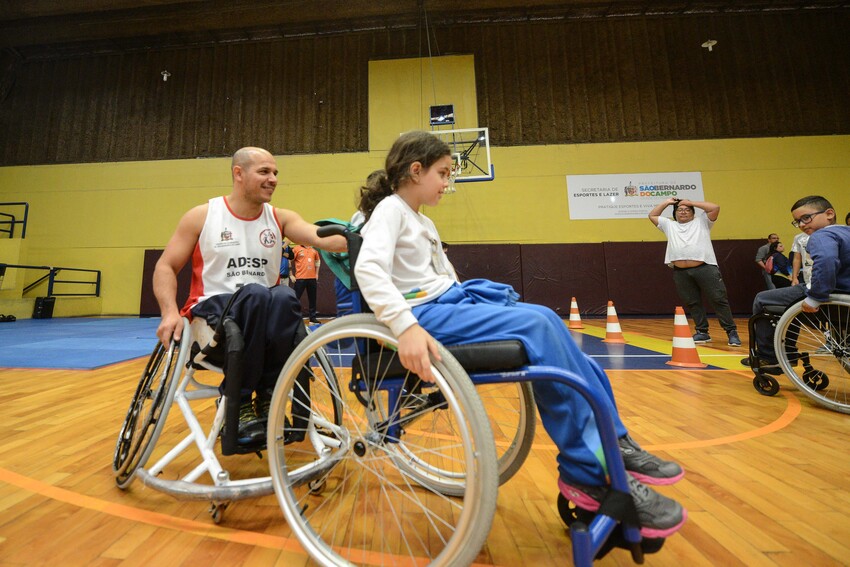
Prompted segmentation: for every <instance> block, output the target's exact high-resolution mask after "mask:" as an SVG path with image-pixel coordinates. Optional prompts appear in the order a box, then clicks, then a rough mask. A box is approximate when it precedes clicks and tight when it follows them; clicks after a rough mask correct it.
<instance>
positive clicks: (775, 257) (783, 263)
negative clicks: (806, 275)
mask: <svg viewBox="0 0 850 567" xmlns="http://www.w3.org/2000/svg"><path fill="white" fill-rule="evenodd" d="M768 259H769V260H770V279H771V281H772V282H773V285H774V286H776V288H777V289H779V288H783V287H791V279H790V278H791V262H790V261H789V260H788V258H787V257H786V256H785V245H783V244H782V243H781V242H779V241H777V242H772V243H771V244H770V248H769V249H768V251H767V258H766V259H765V263H767V260H768Z"/></svg>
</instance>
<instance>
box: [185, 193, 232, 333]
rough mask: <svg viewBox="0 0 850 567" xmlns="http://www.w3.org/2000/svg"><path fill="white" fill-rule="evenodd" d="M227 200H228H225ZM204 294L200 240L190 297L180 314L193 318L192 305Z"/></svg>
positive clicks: (197, 245)
mask: <svg viewBox="0 0 850 567" xmlns="http://www.w3.org/2000/svg"><path fill="white" fill-rule="evenodd" d="M225 202H227V201H225ZM203 296H204V257H203V256H202V255H201V246H200V242H196V243H195V250H194V251H193V252H192V284H191V286H190V287H189V297H188V298H187V299H186V304H185V305H183V309H181V310H180V315H182V316H183V317H189V318H190V319H191V318H192V307H194V306H195V304H196V303H198V300H199V299H200V298H202V297H203Z"/></svg>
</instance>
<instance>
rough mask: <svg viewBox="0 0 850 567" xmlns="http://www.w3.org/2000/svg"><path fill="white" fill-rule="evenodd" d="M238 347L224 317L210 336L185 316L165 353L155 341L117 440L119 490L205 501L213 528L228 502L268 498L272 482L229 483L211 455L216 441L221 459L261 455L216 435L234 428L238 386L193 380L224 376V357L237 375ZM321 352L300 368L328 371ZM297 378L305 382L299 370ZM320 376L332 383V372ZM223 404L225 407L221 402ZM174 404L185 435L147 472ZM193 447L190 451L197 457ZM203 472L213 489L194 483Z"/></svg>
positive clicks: (233, 437)
mask: <svg viewBox="0 0 850 567" xmlns="http://www.w3.org/2000/svg"><path fill="white" fill-rule="evenodd" d="M305 334H306V330H305ZM241 346H242V334H241V330H240V329H239V327H238V326H237V325H236V324H235V323H234V322H233V321H232V320H231V319H227V318H223V320H222V322H221V323H220V324H219V326H218V328H216V329H215V330H213V329H212V328H210V327H209V326H208V325H207V323H206V322H205V321H203V320H202V319H195V320H194V321H192V322H191V323H190V322H189V320H188V319H186V318H184V319H183V337H182V339H181V340H180V341H172V343H171V345H170V346H169V348H167V349H166V348H165V347H164V346H163V345H162V344H161V343H157V345H156V347H155V348H154V350H153V353H152V354H151V356H150V358H149V359H148V362H147V364H146V366H145V369H144V371H143V372H142V377H141V380H140V381H139V384H138V386H137V388H136V392H135V394H134V395H133V398H132V400H131V402H130V407H129V409H128V411H127V415H126V417H125V419H124V423H123V424H122V427H121V430H120V432H119V434H118V441H117V443H116V447H115V453H114V455H113V462H112V467H113V473H114V475H115V482H116V484H117V485H118V487H119V488H121V489H127V488H129V486H130V485H131V483H132V481H133V480H134V479H136V478H138V479H140V480H141V482H142V483H143V484H144V485H146V486H149V487H152V488H155V489H157V490H160V491H162V492H165V493H167V494H170V495H171V496H173V497H175V498H177V499H184V500H201V501H208V502H209V503H210V507H209V513H210V515H211V517H212V519H213V521H214V522H215V523H220V522H221V520H222V518H223V514H224V511H225V510H226V509H227V507H228V506H229V505H230V503H231V502H233V501H236V500H243V499H246V498H254V497H259V496H264V495H268V494H272V493H273V491H274V489H273V487H272V483H271V478H270V477H268V476H266V477H261V478H248V479H233V478H231V475H230V472H229V471H227V470H226V469H225V468H224V467H223V466H222V463H221V461H220V459H219V458H218V455H217V454H216V452H215V445H216V443H217V441H218V439H219V437H221V450H220V453H221V455H224V456H226V455H232V454H237V453H243V452H255V453H257V454H259V453H260V450H261V449H262V448H260V447H254V448H248V449H247V450H246V449H245V448H241V447H240V446H239V445H238V444H237V443H236V435H235V433H233V434H230V435H228V434H227V429H228V428H227V427H225V428H224V432H223V433H221V435H219V433H220V432H222V429H223V428H222V426H223V424H225V423H227V424H230V423H232V424H233V425H232V426H231V427H230V428H229V430H230V431H234V432H235V430H236V423H237V422H238V407H237V404H236V403H228V400H235V399H238V385H239V380H228V381H227V382H226V383H227V384H228V386H230V385H231V384H233V386H232V390H230V391H228V390H226V391H225V396H224V397H222V393H221V391H220V389H219V387H218V386H217V385H210V384H205V383H202V382H200V381H199V380H198V379H197V378H196V372H197V371H199V370H210V371H212V372H215V373H217V374H224V370H223V366H224V361H225V358H227V359H228V367H229V371H228V374H231V373H232V375H238V373H239V359H238V354H239V353H240V350H241ZM323 354H324V353H323V352H318V353H316V355H315V357H314V358H313V359H311V360H310V361H307V362H305V364H316V365H318V366H322V365H324V366H325V367H326V368H329V363H328V361H327V360H325V359H324V358H322V357H323ZM301 373H302V376H303V375H304V370H303V369H302V372H301ZM324 375H326V376H331V377H332V374H331V373H330V372H327V373H325V374H324ZM218 382H220V379H219V380H218ZM228 394H229V395H228ZM210 400H217V402H216V404H215V410H214V417H213V418H212V422H211V424H210V426H209V429H208V430H207V431H205V430H204V428H203V426H202V425H201V421H200V419H199V415H198V414H199V413H201V412H203V411H204V407H203V405H204V404H203V402H204V401H207V402H209V401H210ZM220 400H223V401H224V403H218V401H220ZM175 403H176V404H177V406H178V408H179V409H180V411H181V413H182V416H183V418H184V420H185V423H186V426H187V427H188V431H189V432H188V434H186V436H185V437H184V438H183V439H182V440H180V441H179V442H178V443H177V444H176V446H174V447H173V448H172V449H170V450H169V451H168V452H166V453H165V454H164V455H163V456H161V457H160V458H159V459H158V460H157V461H156V462H155V463H154V464H153V465H151V466H150V467H146V465H147V462H148V460H149V459H150V457H151V455H152V454H153V452H154V449H155V447H156V445H157V442H158V440H159V438H160V436H161V434H162V432H163V428H164V426H165V423H166V419H167V417H168V415H169V410H170V409H171V407H172V406H173V405H174V404H175ZM206 405H207V406H209V405H211V404H209V403H207V404H206ZM298 413H299V412H298V411H293V412H291V413H290V417H291V421H292V422H295V423H297V422H298V421H299V418H298ZM228 414H230V415H228ZM288 419H289V418H288ZM191 449H194V450H195V451H194V453H192V452H191V451H190V450H191ZM167 467H171V468H170V469H169V476H173V474H172V472H173V473H174V474H176V475H177V476H178V478H177V479H176V480H167V479H166V478H163V476H162V474H163V472H164V471H166V468H167ZM205 474H206V475H208V477H209V481H211V482H212V484H209V483H201V482H198V481H199V480H200V479H201V478H202V477H203V476H204V475H205Z"/></svg>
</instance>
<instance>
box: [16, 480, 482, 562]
mask: <svg viewBox="0 0 850 567" xmlns="http://www.w3.org/2000/svg"><path fill="white" fill-rule="evenodd" d="M0 482H5V483H6V484H11V485H14V486H17V487H18V488H22V489H23V490H26V491H28V492H31V493H33V494H36V495H39V496H43V497H45V498H49V499H51V500H55V501H57V502H63V503H65V504H69V505H71V506H76V507H77V508H83V509H86V510H91V511H93V512H99V513H102V514H108V515H110V516H114V517H117V518H121V519H125V520H131V521H135V522H141V523H143V524H148V525H150V526H154V527H157V528H165V529H170V530H176V531H180V532H185V533H190V534H193V535H198V536H201V537H209V538H214V539H218V540H223V541H227V542H232V543H241V544H245V545H252V546H254V547H264V548H267V549H275V550H282V551H288V552H292V553H298V554H300V555H304V556H307V552H306V551H305V549H304V548H303V547H302V546H301V543H300V542H299V541H298V539H296V538H295V537H283V536H274V535H269V534H264V533H260V532H253V531H248V530H239V529H234V528H225V527H221V526H217V525H215V524H210V523H208V522H201V521H197V520H187V519H183V518H178V517H175V516H169V515H168V514H162V513H160V512H153V511H151V510H144V509H142V508H134V507H133V506H127V505H126V504H117V503H115V502H110V501H108V500H101V499H100V498H94V497H92V496H87V495H85V494H80V493H78V492H72V491H70V490H67V489H65V488H60V487H58V486H54V485H52V484H48V483H46V482H42V481H40V480H35V479H33V478H30V477H27V476H24V475H21V474H18V473H16V472H13V471H10V470H9V469H6V468H3V467H0ZM280 519H281V520H282V521H286V520H285V519H284V518H283V513H282V512H281V518H280ZM360 553H361V559H363V560H364V561H367V562H369V563H371V564H373V565H382V564H384V562H385V561H386V558H387V557H388V556H387V555H384V554H382V553H379V552H365V553H367V554H368V556H369V557H368V558H364V557H363V555H362V553H363V552H362V551H361V552H360ZM390 557H391V558H392V559H393V560H394V561H395V562H396V563H398V562H399V561H401V563H398V564H401V565H408V564H410V565H414V564H419V563H418V562H414V561H411V560H408V558H400V557H398V556H390ZM472 567H493V565H491V564H489V563H474V564H473V566H472Z"/></svg>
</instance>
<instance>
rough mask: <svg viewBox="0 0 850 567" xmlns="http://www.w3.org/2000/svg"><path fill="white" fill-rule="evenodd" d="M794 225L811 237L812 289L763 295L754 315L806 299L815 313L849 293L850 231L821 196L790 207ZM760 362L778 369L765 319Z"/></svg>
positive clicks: (760, 324)
mask: <svg viewBox="0 0 850 567" xmlns="http://www.w3.org/2000/svg"><path fill="white" fill-rule="evenodd" d="M791 216H792V217H793V219H794V220H792V221H791V225H792V226H793V227H795V228H799V229H800V230H801V231H803V232H804V233H805V234H807V235H808V236H809V241H808V243H807V244H806V251H807V252H808V254H809V256H811V258H812V273H811V279H810V280H809V285H808V286H807V285H806V283H805V282H802V283H799V284H797V285H793V286H791V287H786V288H782V289H774V290H769V291H762V292H761V293H759V294H757V295H756V297H755V300H754V301H753V315H754V316H755V315H757V314H759V313H761V312H762V311H764V308H765V307H767V306H768V305H779V306H782V307H786V308H787V307H790V306H791V305H793V304H795V303H797V302H798V301H800V300H801V299H803V300H804V301H803V311H805V312H807V313H815V312H816V311H817V310H818V309H819V308H820V304H821V303H823V302H825V301H827V300H828V299H829V294H831V293H850V227H847V226H840V225H837V224H836V214H835V209H834V208H833V207H832V204H831V203H830V202H829V201H827V200H826V199H825V198H823V197H820V196H818V195H811V196H809V197H803V198H802V199H800V200H799V201H797V202H796V203H794V205H793V206H792V207H791ZM754 330H755V340H756V344H757V345H758V353H759V358H760V359H761V361H762V362H763V363H764V364H768V365H776V364H777V361H776V353H775V352H774V350H773V326H772V325H771V324H770V322H769V321H767V320H765V319H759V320H757V321H756V323H755V325H754Z"/></svg>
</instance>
